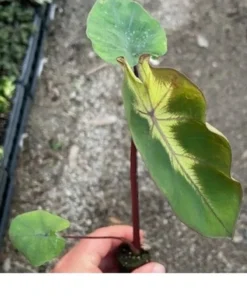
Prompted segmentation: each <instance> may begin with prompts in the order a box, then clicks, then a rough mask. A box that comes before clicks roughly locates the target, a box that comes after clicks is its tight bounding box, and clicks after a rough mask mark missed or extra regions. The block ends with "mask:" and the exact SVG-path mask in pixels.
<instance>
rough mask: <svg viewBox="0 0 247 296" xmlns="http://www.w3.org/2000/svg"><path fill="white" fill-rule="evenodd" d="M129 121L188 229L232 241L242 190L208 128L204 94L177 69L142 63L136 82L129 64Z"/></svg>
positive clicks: (227, 152) (227, 153)
mask: <svg viewBox="0 0 247 296" xmlns="http://www.w3.org/2000/svg"><path fill="white" fill-rule="evenodd" d="M119 62H120V64H121V65H122V67H123V69H124V73H125V81H124V88H123V95H124V105H125V110H126V116H127V120H128V124H129V128H130V130H131V134H132V137H133V140H134V142H135V144H136V146H137V149H138V150H139V151H140V154H141V155H142V158H143V160H144V162H145V164H146V166H147V168H148V170H149V172H150V174H151V176H152V178H153V179H154V181H155V182H156V184H157V186H158V187H159V188H160V190H161V191H162V192H163V193H164V194H165V195H166V197H167V198H168V200H169V202H170V204H171V206H172V208H173V210H174V211H175V213H176V214H177V216H178V217H179V218H180V219H181V221H182V222H184V223H185V224H186V225H188V226H189V227H191V228H192V229H194V230H196V231H198V232H199V233H201V234H203V235H204V236H207V237H231V236H232V234H233V232H234V227H235V223H236V220H237V218H238V215H239V210H240V205H241V199H242V189H241V185H240V183H239V182H237V181H236V180H234V179H233V178H232V177H231V173H230V171H231V160H232V155H231V148H230V145H229V142H228V141H227V139H226V138H225V136H224V135H222V134H221V133H220V132H219V131H218V130H216V129H215V128H213V127H212V126H211V125H209V124H208V123H206V122H205V109H206V103H205V99H204V96H203V94H202V93H201V91H200V90H199V89H198V88H197V87H196V86H195V85H194V84H193V83H192V82H191V81H190V80H189V79H188V78H186V77H185V76H184V75H182V74H181V73H179V72H178V71H175V70H173V69H159V68H152V67H151V66H150V64H149V57H142V58H141V60H140V63H139V66H138V72H139V76H140V78H137V77H136V76H135V75H134V73H133V72H132V70H131V68H130V67H129V65H128V64H127V63H126V62H125V61H124V59H119Z"/></svg>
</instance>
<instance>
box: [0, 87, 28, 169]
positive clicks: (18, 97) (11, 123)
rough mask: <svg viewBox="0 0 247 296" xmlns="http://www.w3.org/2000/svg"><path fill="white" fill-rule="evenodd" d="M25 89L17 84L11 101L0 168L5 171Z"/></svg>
mask: <svg viewBox="0 0 247 296" xmlns="http://www.w3.org/2000/svg"><path fill="white" fill-rule="evenodd" d="M24 93H25V89H24V87H23V86H21V85H19V84H17V85H16V89H15V94H14V96H13V98H12V100H11V104H12V109H11V111H10V114H9V118H8V123H7V128H6V133H5V139H4V144H3V149H4V157H3V159H2V161H1V166H0V167H1V168H2V169H7V167H8V163H9V157H10V154H11V151H12V148H13V145H14V137H15V134H16V128H17V124H18V121H19V117H20V111H21V108H22V104H23V98H24Z"/></svg>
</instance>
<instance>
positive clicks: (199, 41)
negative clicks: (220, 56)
mask: <svg viewBox="0 0 247 296" xmlns="http://www.w3.org/2000/svg"><path fill="white" fill-rule="evenodd" d="M197 44H198V45H199V46H200V47H203V48H208V46H209V42H208V40H207V38H206V37H205V36H203V35H201V34H198V35H197Z"/></svg>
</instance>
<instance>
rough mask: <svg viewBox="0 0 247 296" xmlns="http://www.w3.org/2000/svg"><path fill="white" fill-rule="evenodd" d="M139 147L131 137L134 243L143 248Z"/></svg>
mask: <svg viewBox="0 0 247 296" xmlns="http://www.w3.org/2000/svg"><path fill="white" fill-rule="evenodd" d="M134 73H135V75H136V76H137V77H139V75H138V69H137V67H136V66H135V67H134ZM137 168H138V162H137V149H136V146H135V143H134V141H133V139H131V148H130V186H131V203H132V224H133V245H134V246H135V248H136V249H137V250H139V251H140V250H141V240H140V217H139V194H138V175H137Z"/></svg>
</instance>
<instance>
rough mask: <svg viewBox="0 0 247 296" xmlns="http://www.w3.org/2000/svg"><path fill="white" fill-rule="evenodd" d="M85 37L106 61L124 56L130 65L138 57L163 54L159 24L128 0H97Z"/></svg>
mask: <svg viewBox="0 0 247 296" xmlns="http://www.w3.org/2000/svg"><path fill="white" fill-rule="evenodd" d="M87 36H88V38H89V39H90V40H91V41H92V45H93V48H94V51H95V52H96V53H97V54H98V55H99V56H100V57H101V58H102V59H103V60H105V61H106V62H109V63H112V64H117V61H116V60H117V58H118V57H124V58H125V59H126V60H127V61H128V63H129V64H130V66H134V65H136V64H137V63H138V60H139V57H140V56H141V55H142V54H150V55H153V56H161V55H163V54H165V53H166V51H167V42H166V35H165V32H164V30H163V29H162V28H161V26H160V24H159V23H158V22H157V21H156V20H155V19H153V18H152V17H151V16H150V15H149V14H148V13H147V12H146V11H145V10H144V9H143V8H142V7H141V6H140V5H139V4H138V3H136V2H133V1H129V0H98V1H96V3H95V4H94V6H93V8H92V10H91V12H90V13H89V16H88V20H87Z"/></svg>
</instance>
